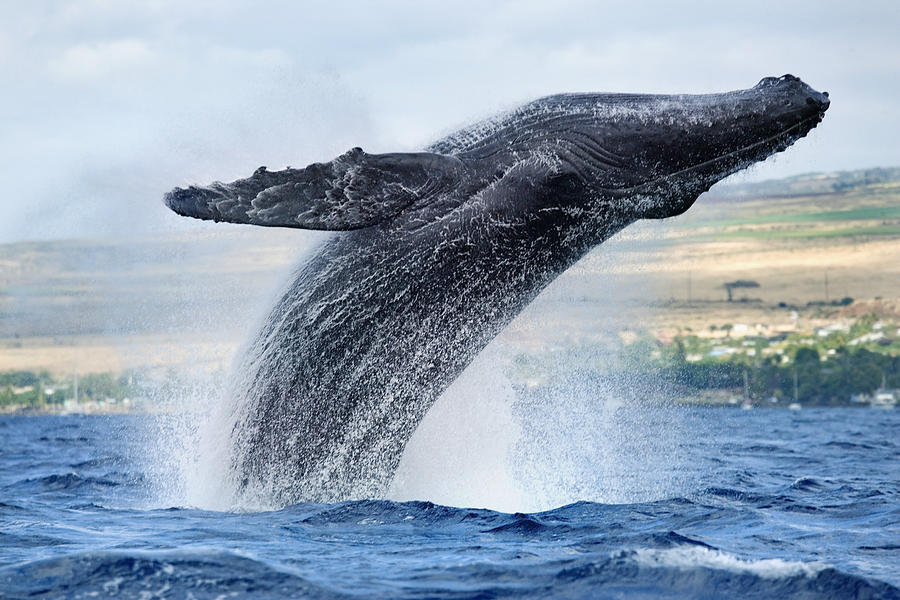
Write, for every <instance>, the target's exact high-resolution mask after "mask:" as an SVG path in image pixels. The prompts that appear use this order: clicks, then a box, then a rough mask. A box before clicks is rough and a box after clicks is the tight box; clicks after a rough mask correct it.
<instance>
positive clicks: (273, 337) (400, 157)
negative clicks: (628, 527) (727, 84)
mask: <svg viewBox="0 0 900 600" xmlns="http://www.w3.org/2000/svg"><path fill="white" fill-rule="evenodd" d="M828 105H829V100H828V95H827V94H823V93H819V92H817V91H815V90H813V89H812V88H810V87H809V86H807V85H806V84H805V83H803V82H802V81H800V80H799V79H798V78H796V77H793V76H791V75H785V76H783V77H778V78H774V77H770V78H766V79H763V80H762V81H760V82H759V83H758V84H757V85H756V86H754V87H752V88H749V89H746V90H738V91H733V92H726V93H721V94H704V95H634V94H595V93H585V94H561V95H556V96H549V97H546V98H542V99H539V100H536V101H534V102H531V103H528V104H525V105H523V106H521V107H519V108H517V109H515V110H512V111H509V112H507V113H504V114H501V115H499V116H497V117H495V118H492V119H489V120H486V121H483V122H480V123H476V124H474V125H472V126H470V127H467V128H464V129H462V130H460V131H458V132H456V133H454V134H452V135H449V136H447V137H446V138H444V139H441V140H439V141H437V142H435V143H434V144H432V145H431V146H430V147H428V148H426V149H425V151H424V152H416V153H391V154H368V153H366V152H364V151H363V150H361V149H360V148H354V149H352V150H350V151H349V152H347V153H345V154H343V155H341V156H339V157H337V158H335V159H334V160H332V161H330V162H327V163H315V164H312V165H309V166H308V167H306V168H305V169H291V168H288V169H285V170H282V171H269V170H267V169H266V168H264V167H260V168H259V169H257V171H256V172H255V173H253V175H251V176H250V177H248V178H246V179H240V180H237V181H235V182H232V183H218V182H217V183H213V184H211V185H208V186H192V187H188V188H186V189H181V188H176V189H175V190H173V191H172V192H170V193H169V194H167V195H166V197H165V202H166V204H167V205H168V206H169V207H170V208H171V209H172V210H174V211H175V212H177V213H178V214H181V215H185V216H190V217H197V218H201V219H211V220H215V221H227V222H231V223H247V224H252V225H262V226H272V227H295V228H300V229H316V230H326V231H334V232H336V233H334V234H333V235H332V236H330V237H329V238H328V240H327V241H326V242H324V243H323V244H322V245H321V246H320V247H319V248H318V249H317V251H316V252H315V253H314V254H313V255H312V256H311V257H309V258H308V259H306V260H305V261H304V262H303V263H302V264H300V265H299V266H298V267H297V269H296V272H295V274H294V275H293V280H292V282H291V283H290V285H289V286H288V287H287V288H286V290H285V291H284V292H283V294H282V295H281V296H280V298H279V299H278V301H277V302H276V304H275V306H274V308H272V310H271V312H270V314H269V317H268V319H267V320H266V321H265V322H264V324H263V326H262V328H261V330H260V331H259V333H258V334H257V335H256V336H255V338H254V339H253V340H251V342H250V343H249V344H248V346H247V348H246V350H245V351H244V353H243V355H242V357H241V358H240V359H239V363H238V366H237V367H236V368H237V369H238V371H239V372H238V373H237V376H236V377H234V381H235V383H234V386H233V389H232V390H231V392H230V400H229V401H230V402H232V403H233V404H232V405H231V406H230V407H229V414H230V415H231V420H232V421H231V431H230V436H231V437H230V440H229V459H228V460H229V461H230V464H229V470H228V472H229V478H230V480H231V483H232V484H233V486H234V489H235V490H236V491H237V493H238V494H242V493H248V494H249V493H251V491H252V493H253V494H256V495H259V494H262V495H264V496H265V497H266V498H268V499H269V500H270V501H271V502H273V503H276V504H288V503H291V502H297V501H336V500H347V499H358V498H364V497H378V496H381V495H383V494H384V493H385V491H386V490H387V487H388V486H389V484H390V482H391V478H392V477H393V474H394V471H395V469H396V467H397V465H398V463H399V461H400V456H401V454H402V452H403V448H404V446H405V444H406V442H407V441H408V440H409V438H410V436H411V435H412V433H413V431H414V430H415V429H416V426H417V425H418V423H419V422H420V421H421V419H422V418H423V417H424V416H425V413H426V412H427V411H428V409H429V407H430V406H431V405H432V404H433V402H434V401H435V400H436V399H437V397H438V396H439V395H440V394H441V393H442V392H443V391H444V390H445V389H446V388H447V387H448V386H449V385H450V384H451V383H452V382H453V380H454V379H456V377H457V376H458V375H459V374H460V373H461V372H462V371H463V370H464V369H465V368H466V366H467V365H468V364H469V363H470V362H471V361H472V360H473V359H474V358H475V356H476V355H477V354H478V353H479V352H480V351H481V350H482V349H483V348H484V347H485V346H486V345H487V344H488V343H489V342H490V341H491V339H492V338H494V337H495V336H496V335H497V334H498V333H499V332H500V331H501V330H502V329H503V328H504V327H505V326H506V325H507V324H508V323H509V322H510V321H511V320H512V319H513V318H514V317H515V316H516V315H517V314H518V313H519V312H520V311H521V310H522V309H523V308H524V307H525V306H526V305H528V303H529V302H531V301H532V300H533V299H534V297H535V296H536V295H537V294H538V293H540V291H541V290H542V289H543V288H544V287H546V286H547V284H549V283H550V282H551V281H552V280H553V279H554V278H556V277H557V276H558V275H560V274H561V273H562V272H563V271H565V270H566V269H568V268H569V267H570V266H571V265H572V264H574V263H575V262H576V261H578V260H579V259H580V258H581V257H582V256H584V255H585V254H586V253H587V252H588V251H590V250H591V249H592V248H594V247H595V246H597V245H598V244H600V243H602V242H603V241H604V240H606V239H607V238H609V237H610V236H612V235H613V234H614V233H616V232H617V231H619V230H621V229H622V228H623V227H625V226H627V225H628V224H630V223H632V222H634V221H636V220H638V219H645V218H654V219H655V218H665V217H669V216H673V215H677V214H680V213H682V212H684V211H685V210H687V209H688V208H689V207H690V206H691V205H692V204H693V203H694V201H695V200H696V199H697V197H698V196H699V195H700V194H702V193H703V192H705V191H706V190H707V189H709V187H710V186H712V185H713V184H714V183H716V182H717V181H719V180H720V179H722V178H724V177H726V176H728V175H730V174H732V173H734V172H736V171H738V170H740V169H743V168H745V167H747V166H749V165H751V164H753V163H754V162H757V161H760V160H763V159H765V158H766V157H768V156H770V155H772V154H774V153H776V152H779V151H781V150H784V149H785V148H787V147H788V146H790V145H791V144H792V143H794V142H795V141H796V140H797V139H799V138H801V137H803V136H805V135H806V134H807V133H808V132H809V131H810V130H811V129H813V128H814V127H815V126H816V125H817V124H818V123H819V122H820V121H821V119H822V118H823V116H824V113H825V111H826V110H827V108H828Z"/></svg>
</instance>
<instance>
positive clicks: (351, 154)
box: [165, 148, 464, 231]
mask: <svg viewBox="0 0 900 600" xmlns="http://www.w3.org/2000/svg"><path fill="white" fill-rule="evenodd" d="M463 169H464V167H463V165H462V163H461V162H460V161H459V159H457V158H454V157H452V156H446V155H442V154H433V153H429V152H417V153H392V154H367V153H365V152H363V150H362V149H361V148H353V149H352V150H350V151H348V152H346V153H345V154H342V155H341V156H338V157H337V158H335V159H334V160H332V161H331V162H327V163H313V164H311V165H309V166H308V167H306V168H305V169H292V168H287V169H285V170H283V171H268V170H266V168H265V167H260V168H259V169H257V170H256V172H254V173H253V175H251V176H250V177H248V178H246V179H238V180H237V181H234V182H232V183H221V182H215V183H212V184H210V185H208V186H190V187H188V188H175V189H174V190H172V191H171V192H169V193H168V194H166V197H165V203H166V205H167V206H168V207H169V208H171V209H172V210H174V211H175V212H176V213H178V214H180V215H184V216H187V217H195V218H198V219H208V220H213V221H227V222H230V223H250V224H253V225H263V226H267V227H296V228H300V229H319V230H328V231H347V230H351V229H362V228H364V227H370V226H372V225H375V224H377V223H380V222H382V221H385V220H387V219H390V218H392V217H393V216H395V215H397V214H398V213H399V212H400V211H402V210H403V209H404V208H406V207H408V206H409V205H411V204H413V203H414V202H416V201H418V200H422V199H426V198H428V197H429V196H431V195H433V194H435V193H437V192H439V191H441V190H442V189H446V188H447V187H449V186H451V185H453V184H455V183H456V182H457V181H458V180H459V178H460V176H461V174H462V171H463Z"/></svg>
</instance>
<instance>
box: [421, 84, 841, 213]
mask: <svg viewBox="0 0 900 600" xmlns="http://www.w3.org/2000/svg"><path fill="white" fill-rule="evenodd" d="M829 103H830V101H829V99H828V94H827V93H820V92H817V91H815V90H814V89H812V88H811V87H809V86H808V85H806V84H805V83H803V82H802V81H801V80H800V79H799V78H797V77H794V76H792V75H784V76H782V77H777V78H776V77H767V78H765V79H763V80H762V81H760V82H759V83H758V84H757V85H755V86H754V87H752V88H749V89H745V90H738V91H732V92H726V93H720V94H702V95H636V94H594V93H585V94H560V95H555V96H549V97H546V98H542V99H539V100H536V101H534V102H531V103H529V104H526V105H524V106H522V107H520V108H519V109H516V110H514V111H512V112H510V113H508V114H506V115H503V116H502V117H499V118H496V119H493V120H489V121H485V122H482V123H478V124H476V125H473V126H472V127H469V128H467V129H464V130H462V131H460V132H458V133H456V134H454V135H451V136H449V137H447V138H445V139H443V140H441V141H440V142H437V143H436V144H434V145H433V146H432V147H431V148H430V150H432V151H436V152H441V153H444V154H450V155H454V156H458V157H460V158H461V159H463V160H466V161H469V162H470V163H474V164H479V163H480V162H481V163H485V164H484V167H483V168H484V169H486V170H487V169H494V170H497V169H499V170H500V172H501V173H502V172H503V169H514V168H515V167H516V165H519V164H521V163H522V161H523V160H528V157H531V160H532V161H535V162H537V163H539V164H541V165H542V166H543V167H544V168H545V177H544V181H543V184H545V185H547V186H548V188H547V191H546V193H544V194H534V195H532V196H531V200H532V201H530V202H529V200H524V201H522V200H520V201H519V204H518V208H519V210H521V211H523V213H527V212H529V211H533V210H534V209H538V210H540V211H546V210H547V209H548V208H552V207H559V206H562V207H563V208H565V209H566V210H569V211H570V212H571V210H573V209H588V208H589V209H590V210H592V211H594V212H595V213H597V214H598V217H599V218H602V220H603V222H608V221H609V217H610V213H618V214H620V215H621V219H622V220H625V221H633V220H637V219H643V218H664V217H670V216H675V215H678V214H681V213H682V212H684V211H685V210H687V209H688V208H689V207H690V206H691V204H693V202H694V201H695V200H696V198H697V197H698V196H699V195H700V194H701V193H703V192H705V191H706V190H708V189H709V188H710V187H711V186H712V185H713V184H714V183H716V182H717V181H719V180H721V179H723V178H725V177H727V176H728V175H731V174H732V173H735V172H736V171H739V170H741V169H743V168H745V167H748V166H749V165H751V164H753V163H755V162H758V161H761V160H764V159H766V158H767V157H769V156H770V155H772V154H774V153H776V152H780V151H782V150H784V149H786V148H787V147H788V146H790V145H791V144H793V143H794V142H795V141H797V140H798V139H799V138H801V137H803V136H805V135H806V134H807V133H809V131H810V130H812V129H813V128H814V127H815V126H816V125H817V124H818V123H819V122H820V121H821V120H822V118H823V116H824V114H825V111H826V110H827V109H828V106H829ZM523 157H525V158H524V159H523ZM498 165H499V167H498ZM567 192H568V193H567ZM518 197H519V198H522V195H521V194H519V196H518ZM569 197H571V198H572V199H573V200H571V202H570V200H569ZM500 201H501V202H504V203H506V204H509V202H510V201H509V199H504V198H501V200H500Z"/></svg>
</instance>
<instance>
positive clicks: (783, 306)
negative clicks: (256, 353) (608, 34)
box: [0, 168, 900, 373]
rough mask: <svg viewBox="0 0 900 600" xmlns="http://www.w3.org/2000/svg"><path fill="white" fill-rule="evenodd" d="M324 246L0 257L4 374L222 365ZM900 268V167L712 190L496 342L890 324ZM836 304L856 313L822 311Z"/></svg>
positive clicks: (160, 241)
mask: <svg viewBox="0 0 900 600" xmlns="http://www.w3.org/2000/svg"><path fill="white" fill-rule="evenodd" d="M322 239H323V234H316V233H307V232H298V231H285V230H272V229H260V228H252V227H240V226H224V225H218V226H215V225H211V226H210V227H209V228H207V229H204V230H203V232H201V233H195V234H191V235H182V236H171V237H167V238H154V239H140V240H74V241H64V242H41V243H34V242H32V243H21V244H10V245H0V371H6V370H11V369H42V368H43V369H49V370H51V371H53V372H59V373H71V372H74V371H76V370H77V371H79V372H105V371H114V372H115V371H119V370H121V369H125V368H129V367H147V366H155V367H159V368H176V369H179V368H186V365H187V366H190V367H191V368H194V367H196V365H198V364H202V365H206V367H208V368H210V369H216V368H222V367H223V366H226V365H227V364H228V362H229V361H230V360H231V358H232V357H233V355H234V352H235V349H236V348H237V346H238V344H239V343H240V342H241V341H242V340H243V339H245V337H246V336H247V335H248V332H249V331H252V330H253V329H254V327H255V326H256V324H257V323H258V322H259V320H260V319H261V318H262V316H263V315H264V313H265V310H266V309H267V308H268V306H270V305H271V297H272V295H273V294H274V293H275V292H276V291H277V289H278V286H279V285H280V283H281V282H283V281H284V280H285V278H286V277H287V274H288V272H289V269H290V268H291V265H292V264H294V263H295V262H296V261H297V260H299V257H301V256H302V254H303V252H305V251H306V249H308V248H309V247H310V246H311V245H313V244H315V243H317V242H318V241H320V240H322ZM898 256H900V169H897V168H895V169H872V170H866V171H854V172H847V173H832V174H818V175H804V176H800V177H794V178H790V179H786V180H780V181H775V182H764V183H759V184H752V185H747V186H741V187H739V188H734V187H723V188H721V189H718V188H715V189H714V190H713V192H712V193H710V194H707V195H706V196H704V197H702V198H701V199H700V200H699V201H698V202H697V204H696V206H694V207H693V208H692V209H691V210H690V211H688V212H687V213H686V214H685V215H683V216H681V217H678V218H675V219H669V220H665V221H650V222H641V223H637V224H635V225H634V226H632V227H630V228H628V229H626V230H625V231H624V232H622V233H621V234H619V235H618V236H616V237H615V238H614V239H613V240H610V241H609V242H607V243H606V244H604V245H603V246H601V247H600V248H598V249H597V250H595V251H594V252H592V253H591V254H590V255H589V256H587V257H586V258H585V259H584V260H583V261H582V262H581V263H579V264H578V265H577V266H576V267H574V268H573V269H571V270H570V271H569V272H567V273H566V274H565V275H563V276H562V277H560V278H559V280H557V282H555V283H554V284H553V285H552V286H551V287H550V288H549V289H548V290H547V291H546V292H545V293H544V294H542V296H541V297H540V298H539V299H538V300H537V301H536V302H535V303H534V305H533V306H532V307H530V308H529V309H528V310H527V311H526V312H525V314H524V315H523V316H522V317H521V318H520V319H517V321H516V322H515V323H513V326H512V327H510V328H509V329H508V330H507V331H506V332H504V334H503V335H502V336H501V340H500V343H501V344H507V345H512V346H514V347H518V348H526V349H527V348H533V349H534V348H545V347H550V346H565V345H571V344H577V343H582V342H584V341H586V340H587V341H590V340H600V339H603V338H604V337H605V336H609V335H612V334H615V335H619V334H620V333H621V332H622V331H628V330H637V329H646V330H651V331H653V332H656V334H658V335H668V334H667V333H666V332H670V333H671V332H672V331H678V330H680V329H684V328H685V327H688V328H692V329H693V330H698V329H708V328H709V327H710V326H721V325H724V324H734V323H747V324H751V325H752V324H754V323H759V324H765V323H776V322H779V323H780V322H785V321H786V320H789V319H790V318H791V314H792V313H797V315H798V316H797V317H796V318H795V319H794V321H797V319H799V320H800V321H801V322H804V320H805V321H808V323H809V324H810V326H811V327H812V326H814V325H813V323H814V322H815V323H819V322H828V321H829V320H834V319H837V318H844V317H845V316H846V315H847V314H848V313H847V311H853V310H861V309H859V307H860V306H870V307H875V308H874V310H879V311H884V312H887V313H891V312H892V311H895V308H894V307H896V306H897V303H896V302H894V301H896V300H897V299H900V261H898V260H897V257H898ZM735 281H752V282H754V283H756V284H757V286H758V287H746V288H734V289H733V290H732V291H733V292H734V300H735V301H734V302H728V301H727V290H726V288H725V287H724V286H725V284H726V283H733V282H735ZM842 298H853V299H854V303H853V305H851V306H850V307H844V308H840V309H839V310H838V309H835V310H824V309H823V305H825V306H827V305H830V303H832V302H834V301H838V300H840V299H842ZM860 301H864V302H860ZM810 303H812V304H810ZM816 303H818V304H816ZM854 307H856V308H854ZM840 311H845V312H840ZM842 315H843V316H842Z"/></svg>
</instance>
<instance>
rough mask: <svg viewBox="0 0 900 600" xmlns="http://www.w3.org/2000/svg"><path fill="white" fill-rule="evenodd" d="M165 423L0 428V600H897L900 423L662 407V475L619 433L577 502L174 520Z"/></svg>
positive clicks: (73, 422)
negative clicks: (665, 425)
mask: <svg viewBox="0 0 900 600" xmlns="http://www.w3.org/2000/svg"><path fill="white" fill-rule="evenodd" d="M613 417H614V415H613V416H612V417H610V416H609V415H607V416H606V417H604V418H605V419H606V420H607V421H608V422H609V423H611V425H610V430H609V432H608V433H609V435H613V430H614V429H615V420H614V418H613ZM160 418H161V417H158V416H149V415H113V416H86V415H80V416H79V415H69V416H10V415H7V416H2V417H0V597H2V598H9V599H13V598H148V599H149V598H300V597H302V598H742V599H747V598H774V597H778V598H900V587H898V586H900V441H898V435H897V432H898V431H900V411H898V410H893V411H892V410H874V409H862V408H860V409H852V408H815V409H813V408H805V409H803V410H800V411H791V410H786V409H755V410H738V409H733V408H704V407H689V406H678V405H671V406H665V407H662V408H658V409H655V411H654V412H653V413H652V420H653V421H655V422H668V421H671V422H672V423H677V424H678V426H677V428H676V431H677V434H673V437H671V438H670V439H669V441H668V442H667V443H665V444H664V445H663V446H664V448H663V450H661V451H660V452H664V454H665V455H666V456H668V455H672V457H671V461H669V462H666V461H662V463H661V464H662V467H659V466H657V467H656V468H652V469H642V468H641V465H642V462H641V459H642V448H649V446H646V445H637V446H635V447H634V448H629V447H628V440H627V439H625V438H627V437H628V436H627V435H625V434H627V433H628V431H634V430H635V428H634V427H632V428H631V429H628V430H627V431H625V434H623V433H622V432H621V431H620V432H619V437H614V438H613V439H615V441H616V447H622V448H625V449H624V450H622V451H621V452H619V453H618V454H616V453H609V452H607V453H606V454H605V455H604V456H603V457H601V458H602V460H606V461H617V464H622V465H624V467H623V468H612V467H614V466H615V465H609V464H607V465H606V467H605V468H606V470H605V471H604V473H605V475H604V476H603V477H598V478H597V479H596V480H595V481H593V482H592V483H591V484H590V486H587V487H584V488H583V490H584V492H583V495H582V496H581V498H579V497H578V492H577V490H579V488H578V487H577V486H574V487H573V486H572V485H570V484H571V482H570V483H569V484H564V483H562V482H561V481H559V482H557V481H553V480H550V481H545V482H544V484H543V488H542V489H544V490H545V491H546V489H550V488H553V486H554V485H569V489H570V490H572V489H574V490H576V492H575V493H576V497H575V498H572V500H574V501H572V502H568V503H566V504H565V505H561V506H553V507H551V508H550V509H549V510H543V511H541V512H528V513H526V512H519V513H517V512H501V511H497V510H489V509H486V508H480V507H479V506H477V504H476V502H477V498H478V490H477V489H476V490H469V492H470V494H469V496H468V497H470V498H473V499H474V501H473V502H472V504H473V505H472V506H446V505H441V504H437V503H432V502H428V501H425V499H424V496H427V493H426V492H424V491H423V492H422V494H423V499H421V500H413V501H404V502H401V501H396V500H384V499H378V500H363V501H354V502H340V503H335V504H297V505H293V506H288V507H284V508H281V509H280V510H269V511H240V510H237V511H230V512H228V511H213V510H208V509H207V510H204V509H202V508H198V507H196V506H191V505H179V504H178V503H177V502H173V501H172V500H170V499H169V496H168V495H167V494H166V493H164V492H163V489H164V488H165V485H164V483H165V482H163V481H161V477H163V478H164V475H161V473H163V474H164V473H165V470H164V469H163V470H160V469H159V468H158V466H154V465H155V463H156V462H157V457H156V456H155V453H156V451H155V450H154V448H156V447H157V446H156V445H155V444H154V443H153V439H152V438H153V437H154V436H155V435H156V434H157V432H158V431H159V429H160V428H159V427H158V423H157V421H158V420H159V419H160ZM648 427H650V428H651V429H652V427H653V425H652V424H651V425H648ZM539 435H546V432H543V433H540V434H539ZM604 435H606V434H605V433H604ZM654 437H657V436H654ZM559 438H560V439H563V440H564V439H565V438H566V435H565V434H564V433H563V434H562V435H561V436H559ZM571 443H573V444H576V443H578V440H571ZM560 444H561V442H560V440H559V439H556V440H550V441H546V442H545V443H544V444H543V445H544V447H546V448H547V451H546V455H545V456H543V457H541V456H536V454H538V453H539V449H540V448H541V447H542V445H541V444H534V445H532V446H531V447H530V449H529V450H528V452H524V453H520V454H519V455H517V456H518V458H517V459H516V460H518V461H519V462H520V463H522V462H530V461H536V462H538V463H539V462H540V461H541V460H544V461H545V462H546V461H547V460H549V459H548V458H547V457H548V456H554V455H555V454H554V453H556V454H560V455H564V454H565V453H564V452H562V451H561V450H559V446H560ZM551 446H552V447H551ZM653 452H655V451H654V450H652V449H651V450H646V451H645V452H644V453H651V454H652V453H653ZM659 456H660V455H656V457H655V458H654V462H655V463H656V464H657V465H659V464H660V459H659ZM554 460H555V459H554ZM517 466H518V471H517V470H516V469H512V471H513V473H516V472H518V473H520V474H521V473H528V472H530V473H531V477H532V483H531V485H532V487H534V481H533V480H534V477H536V475H535V471H534V470H532V471H528V469H527V468H524V467H527V465H523V464H518V465H517ZM475 467H476V465H473V468H475ZM670 471H671V472H670ZM537 472H538V473H547V472H552V469H549V470H548V469H544V470H539V471H537ZM439 475H440V474H439V473H438V474H437V478H439ZM584 476H585V472H584V471H578V470H577V469H575V470H573V469H568V470H566V469H560V470H558V477H559V478H560V479H564V478H567V477H568V478H573V477H574V478H577V477H582V478H583V477H584ZM522 477H524V475H522ZM513 478H514V477H513ZM617 478H618V479H623V478H625V479H627V484H623V483H622V482H621V481H620V482H619V484H620V485H619V488H618V489H619V490H620V492H621V490H626V491H625V492H621V493H619V494H618V496H616V495H615V494H612V495H610V494H607V495H606V496H604V495H603V494H602V493H599V495H598V490H597V489H596V488H597V487H598V486H599V487H603V486H610V485H614V484H615V481H616V479H617ZM673 481H677V484H673V483H672V482H673ZM591 486H593V488H591ZM589 488H591V489H589ZM602 491H603V490H599V492H602ZM604 497H605V498H608V500H606V501H602V498H604ZM598 498H600V499H601V501H598V500H597V499H598ZM609 499H612V500H609ZM613 500H614V501H613Z"/></svg>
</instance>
